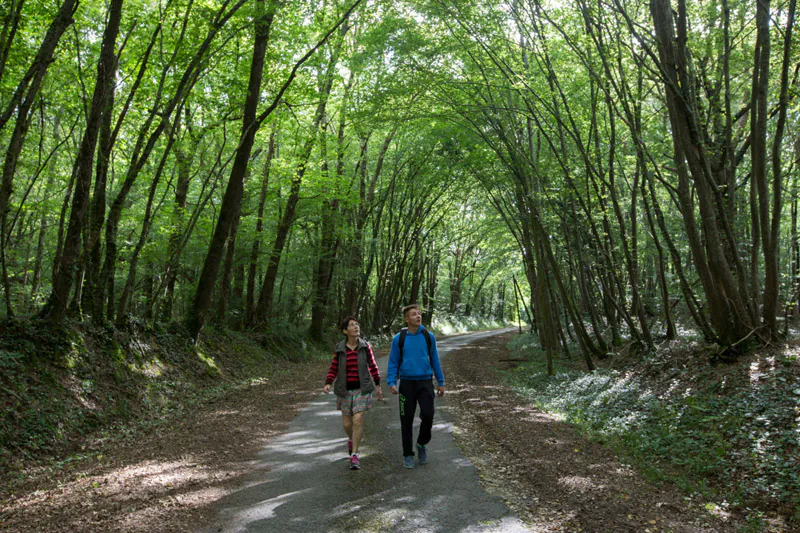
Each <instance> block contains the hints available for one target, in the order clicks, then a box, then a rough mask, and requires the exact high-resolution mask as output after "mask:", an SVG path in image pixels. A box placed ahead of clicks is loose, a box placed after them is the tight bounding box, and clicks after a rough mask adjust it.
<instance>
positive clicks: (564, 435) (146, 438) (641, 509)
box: [0, 334, 742, 533]
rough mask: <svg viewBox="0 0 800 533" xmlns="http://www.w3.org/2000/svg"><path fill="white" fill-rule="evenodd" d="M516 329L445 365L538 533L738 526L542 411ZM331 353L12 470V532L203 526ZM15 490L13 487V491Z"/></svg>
mask: <svg viewBox="0 0 800 533" xmlns="http://www.w3.org/2000/svg"><path fill="white" fill-rule="evenodd" d="M510 338H511V334H509V335H502V336H497V337H493V338H489V339H485V340H481V341H478V342H477V343H476V344H474V345H471V346H469V347H466V348H464V349H461V350H459V352H457V353H454V354H451V355H450V356H448V357H447V358H446V359H445V367H446V368H445V371H446V372H447V381H448V395H449V398H450V400H449V401H448V405H449V406H450V407H449V408H450V409H453V410H454V414H455V416H456V428H455V432H456V435H457V441H458V443H459V445H460V446H461V447H462V449H463V450H464V453H465V454H466V455H467V456H468V457H470V459H471V460H472V461H473V463H474V464H475V465H476V467H477V468H478V469H479V472H480V475H481V478H482V481H483V483H484V484H485V486H486V487H487V489H488V490H491V491H498V492H499V493H500V494H502V495H503V496H504V497H505V499H506V501H507V502H508V504H509V506H510V507H511V508H512V509H514V510H515V512H517V513H518V514H519V515H520V517H521V518H523V519H524V520H526V521H527V522H528V523H530V525H531V526H532V527H533V529H535V530H537V531H570V532H572V531H587V532H589V531H597V532H600V531H603V532H617V531H623V532H624V531H636V532H645V533H649V532H653V533H655V532H666V531H675V532H683V531H698V532H711V531H716V532H726V531H736V530H738V528H739V527H740V526H741V525H742V524H741V523H739V522H738V521H737V520H736V518H735V517H732V516H723V515H712V514H709V513H708V512H706V511H705V510H704V509H703V508H702V507H701V506H700V505H699V504H697V503H694V502H690V501H687V500H686V499H685V497H684V496H683V495H682V494H681V493H680V492H679V491H678V490H677V489H676V488H675V487H671V486H654V485H652V484H650V483H648V482H646V481H645V480H644V479H642V478H641V477H640V476H639V475H638V474H637V473H636V472H634V471H633V470H632V469H631V468H630V467H629V466H627V465H625V464H623V463H621V462H620V461H619V460H618V459H617V458H615V457H614V455H613V454H612V453H611V452H609V451H608V450H607V449H606V448H604V447H602V446H600V445H598V444H595V443H592V442H590V441H588V440H586V439H585V438H583V437H582V436H581V435H579V434H578V433H577V432H576V431H575V430H574V429H572V428H571V427H570V426H569V425H567V424H564V423H562V422H559V421H557V420H555V419H553V418H552V417H549V416H547V415H545V414H542V413H541V412H538V411H536V410H535V409H533V408H532V407H531V406H530V405H529V404H528V403H527V402H525V401H524V400H522V399H521V398H520V397H518V396H517V395H516V394H515V393H514V392H513V391H512V390H511V389H510V388H509V387H508V386H507V385H505V384H504V383H503V381H502V378H501V376H499V375H498V374H497V373H496V370H498V369H504V368H509V367H510V365H513V364H514V363H513V362H509V361H505V362H503V361H501V360H502V359H507V358H509V355H508V352H507V349H506V343H507V342H508V341H509V340H510ZM326 367H327V362H326V361H318V362H313V363H309V362H294V363H293V362H288V361H287V362H285V363H283V364H282V366H281V368H280V369H279V370H277V371H276V372H275V373H274V374H273V375H272V376H271V378H270V379H269V380H264V381H262V382H259V383H256V384H253V385H251V386H250V387H248V388H246V389H240V390H237V391H235V392H233V393H232V394H229V395H227V396H224V397H222V398H219V399H217V400H215V401H214V402H213V403H210V404H205V405H201V406H199V407H198V408H197V409H196V410H195V411H194V412H193V413H192V414H191V415H190V416H186V417H184V418H183V419H182V420H175V421H174V422H173V423H172V424H171V426H169V427H167V426H165V427H164V429H162V430H160V431H158V432H151V433H149V434H146V435H137V436H135V437H132V438H127V439H122V440H121V441H110V442H92V443H87V446H88V447H89V448H91V449H93V450H94V451H95V452H96V454H95V455H94V456H93V458H92V459H91V460H83V461H79V462H75V463H71V464H64V463H62V464H61V466H60V467H58V468H53V467H49V468H44V467H42V468H40V469H38V470H35V471H28V472H26V474H27V477H26V478H25V479H24V480H23V481H19V480H17V481H14V482H13V483H12V480H13V479H14V478H15V476H16V477H18V476H19V473H18V472H4V473H2V474H0V487H2V488H0V530H3V531H20V532H28V531H123V532H130V531H193V530H196V529H197V528H199V527H200V526H202V525H204V524H207V523H209V522H210V517H211V516H212V513H213V512H214V510H215V509H214V502H215V501H217V500H218V499H219V498H220V497H222V496H223V495H225V494H226V493H227V492H228V491H229V490H231V489H232V488H233V487H235V486H236V485H237V483H239V482H240V481H241V480H242V479H243V476H244V475H245V474H247V473H248V472H250V471H251V470H252V468H253V465H254V464H255V461H254V458H255V456H256V453H257V452H258V451H259V450H260V449H261V448H262V447H263V446H264V445H265V444H266V443H267V442H269V441H270V439H271V438H273V437H274V436H276V435H277V434H279V433H280V432H281V431H282V429H283V428H285V427H286V425H287V424H288V422H289V421H290V420H291V419H292V418H293V417H294V415H295V414H296V412H297V411H298V410H299V409H301V408H302V407H303V406H304V405H305V404H306V403H307V402H308V401H310V400H311V399H312V398H313V397H314V396H316V395H317V394H319V389H320V386H321V383H322V380H323V379H324V372H325V370H326ZM8 487H11V489H8Z"/></svg>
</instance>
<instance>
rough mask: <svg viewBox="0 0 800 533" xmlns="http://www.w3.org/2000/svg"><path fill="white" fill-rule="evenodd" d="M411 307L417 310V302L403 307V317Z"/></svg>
mask: <svg viewBox="0 0 800 533" xmlns="http://www.w3.org/2000/svg"><path fill="white" fill-rule="evenodd" d="M412 309H417V310H419V304H410V305H407V306H405V307H404V308H403V317H404V318H405V316H406V314H407V313H408V312H409V311H411V310H412Z"/></svg>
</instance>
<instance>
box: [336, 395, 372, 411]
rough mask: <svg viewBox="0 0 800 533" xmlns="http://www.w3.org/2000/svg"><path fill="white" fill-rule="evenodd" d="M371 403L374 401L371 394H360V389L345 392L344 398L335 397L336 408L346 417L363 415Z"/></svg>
mask: <svg viewBox="0 0 800 533" xmlns="http://www.w3.org/2000/svg"><path fill="white" fill-rule="evenodd" d="M373 403H375V400H374V399H373V398H372V393H371V392H370V393H367V394H362V393H361V389H356V390H349V391H347V397H345V398H340V397H339V396H337V397H336V408H337V409H338V410H340V411H341V412H342V414H343V415H346V416H353V415H354V414H356V413H363V412H364V411H366V410H368V409H370V408H371V407H372V404H373Z"/></svg>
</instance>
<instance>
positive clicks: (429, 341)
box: [422, 329, 433, 359]
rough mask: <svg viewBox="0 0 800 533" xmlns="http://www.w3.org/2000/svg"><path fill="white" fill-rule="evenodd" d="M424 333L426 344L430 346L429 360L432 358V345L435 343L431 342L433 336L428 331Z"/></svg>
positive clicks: (423, 331)
mask: <svg viewBox="0 0 800 533" xmlns="http://www.w3.org/2000/svg"><path fill="white" fill-rule="evenodd" d="M422 333H423V334H424V335H425V344H427V345H428V359H430V358H431V345H432V344H433V341H432V340H431V334H430V332H429V331H428V330H427V329H423V330H422Z"/></svg>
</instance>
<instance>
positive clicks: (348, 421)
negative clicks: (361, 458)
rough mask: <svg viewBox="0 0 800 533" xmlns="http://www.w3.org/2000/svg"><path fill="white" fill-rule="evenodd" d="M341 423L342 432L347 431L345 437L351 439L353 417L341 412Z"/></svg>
mask: <svg viewBox="0 0 800 533" xmlns="http://www.w3.org/2000/svg"><path fill="white" fill-rule="evenodd" d="M359 414H361V413H359ZM342 425H343V426H344V432H345V433H347V437H348V438H349V439H350V440H353V417H352V416H348V415H345V414H343V415H342Z"/></svg>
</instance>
